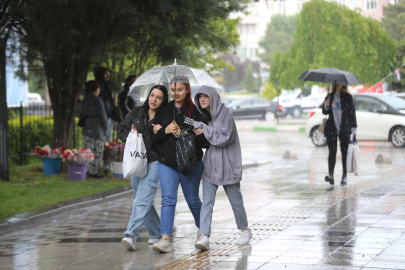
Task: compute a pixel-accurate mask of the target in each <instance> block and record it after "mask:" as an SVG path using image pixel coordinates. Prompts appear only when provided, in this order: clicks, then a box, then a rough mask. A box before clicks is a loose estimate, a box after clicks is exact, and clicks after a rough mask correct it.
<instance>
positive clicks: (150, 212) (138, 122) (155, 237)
mask: <svg viewBox="0 0 405 270" xmlns="http://www.w3.org/2000/svg"><path fill="white" fill-rule="evenodd" d="M167 102H168V93H167V89H166V87H164V86H163V85H155V86H153V87H152V89H151V90H150V92H149V96H148V98H147V99H146V101H145V103H144V104H143V106H142V107H136V108H134V109H133V110H132V111H131V112H130V113H129V114H127V116H126V117H125V119H124V121H123V122H122V123H121V124H120V132H119V133H118V138H119V139H120V140H121V141H123V142H126V140H127V137H128V135H129V133H130V132H131V131H132V132H133V131H138V132H139V133H140V134H142V139H143V141H144V143H145V147H146V151H147V158H148V172H147V174H146V175H145V176H144V177H138V176H131V186H132V189H133V191H134V196H135V200H134V204H133V208H132V215H131V218H130V220H129V223H128V226H127V230H126V231H125V232H124V238H123V239H122V240H121V243H122V244H123V245H124V246H125V247H126V248H127V249H128V250H135V242H136V240H137V238H138V234H139V232H140V230H141V228H142V226H143V225H145V227H146V229H147V230H148V233H149V236H150V239H149V244H152V243H157V242H159V238H160V218H159V215H158V213H157V211H156V208H155V206H154V204H153V201H154V199H155V195H156V189H157V188H158V186H159V184H158V170H157V167H158V161H157V160H158V155H157V153H156V151H155V149H154V147H153V145H152V136H153V127H152V123H153V119H154V118H155V115H156V113H157V112H158V111H159V109H160V108H161V107H162V106H164V105H166V104H167Z"/></svg>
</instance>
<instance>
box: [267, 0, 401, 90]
mask: <svg viewBox="0 0 405 270" xmlns="http://www.w3.org/2000/svg"><path fill="white" fill-rule="evenodd" d="M395 50H396V47H395V41H394V40H393V39H392V38H391V37H389V36H388V34H387V33H386V32H385V31H384V29H383V28H382V27H381V24H380V22H378V21H376V20H374V19H371V18H365V17H363V16H362V15H361V14H359V13H357V12H356V11H352V10H350V9H349V8H347V7H346V6H344V5H339V4H337V3H333V2H327V1H323V0H312V1H310V2H307V3H305V4H304V6H303V9H302V11H301V13H300V14H299V15H298V19H297V30H296V32H295V35H294V42H293V44H292V45H291V47H290V49H289V50H288V52H287V53H284V54H282V53H276V54H275V55H274V56H273V57H274V60H273V61H274V62H273V65H272V66H271V69H270V72H271V74H270V78H269V79H270V81H271V82H273V83H275V82H276V81H278V82H279V85H280V87H283V88H287V89H291V88H294V87H300V86H303V82H302V81H300V80H298V78H299V76H300V75H301V74H302V73H303V72H305V71H306V70H307V69H317V68H324V67H334V68H338V69H342V70H346V71H349V72H353V73H354V74H356V76H357V77H358V78H359V80H360V81H361V82H362V83H370V84H374V83H376V82H378V81H379V80H381V79H382V78H383V77H385V76H386V75H387V74H389V73H390V71H391V70H392V68H393V67H394V66H395Z"/></svg>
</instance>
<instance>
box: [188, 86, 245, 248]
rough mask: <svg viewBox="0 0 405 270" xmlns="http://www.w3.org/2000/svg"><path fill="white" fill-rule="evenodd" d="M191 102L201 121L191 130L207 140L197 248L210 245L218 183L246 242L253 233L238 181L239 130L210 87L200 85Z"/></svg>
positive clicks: (243, 241)
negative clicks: (208, 144) (222, 188)
mask: <svg viewBox="0 0 405 270" xmlns="http://www.w3.org/2000/svg"><path fill="white" fill-rule="evenodd" d="M194 103H195V104H196V107H197V109H198V111H199V112H200V113H201V114H202V121H197V120H196V121H194V123H193V125H194V128H195V130H194V132H195V133H196V134H197V135H200V134H203V135H204V137H205V138H206V139H207V140H208V142H209V143H210V147H209V149H208V150H207V151H206V153H205V157H204V171H203V174H202V179H203V204H202V207H201V215H200V225H201V227H200V231H201V235H200V236H199V238H198V241H197V242H196V244H195V247H196V248H197V249H201V250H208V249H210V242H209V237H210V235H211V222H212V212H213V208H214V203H215V196H216V193H217V190H218V186H223V187H224V190H225V192H226V195H227V196H228V199H229V202H230V203H231V206H232V210H233V214H234V216H235V221H236V225H237V227H238V229H239V230H241V231H242V235H241V236H240V237H239V239H238V240H237V244H239V245H247V244H249V241H250V239H251V238H252V233H251V231H250V229H249V227H248V220H247V215H246V210H245V206H244V204H243V198H242V193H241V190H240V181H241V180H242V152H241V148H240V142H239V136H238V131H237V129H236V124H235V121H234V119H233V117H232V113H231V112H230V110H229V109H228V107H226V106H225V105H224V104H223V103H222V101H221V97H220V96H219V94H218V93H217V91H216V90H215V88H213V87H209V86H202V87H201V88H200V89H199V90H198V92H197V94H196V96H195V97H194Z"/></svg>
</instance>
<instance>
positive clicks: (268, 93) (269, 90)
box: [262, 82, 278, 100]
mask: <svg viewBox="0 0 405 270" xmlns="http://www.w3.org/2000/svg"><path fill="white" fill-rule="evenodd" d="M276 96H278V92H277V89H276V88H275V87H274V86H273V85H272V84H271V83H270V82H266V83H265V84H264V90H263V92H262V97H264V98H267V99H269V100H273V98H275V97H276Z"/></svg>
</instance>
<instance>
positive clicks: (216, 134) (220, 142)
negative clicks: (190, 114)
mask: <svg viewBox="0 0 405 270" xmlns="http://www.w3.org/2000/svg"><path fill="white" fill-rule="evenodd" d="M222 114H223V115H222V116H221V130H216V129H214V128H212V127H210V126H207V125H206V124H204V123H203V122H198V121H195V122H194V127H195V128H201V129H202V131H203V134H202V135H203V136H205V138H206V139H207V141H208V142H209V143H210V144H212V145H215V146H218V147H224V146H226V145H228V144H229V143H231V142H232V139H233V138H232V133H233V118H232V115H231V114H230V113H229V111H228V110H223V112H222ZM202 135H199V136H202Z"/></svg>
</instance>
